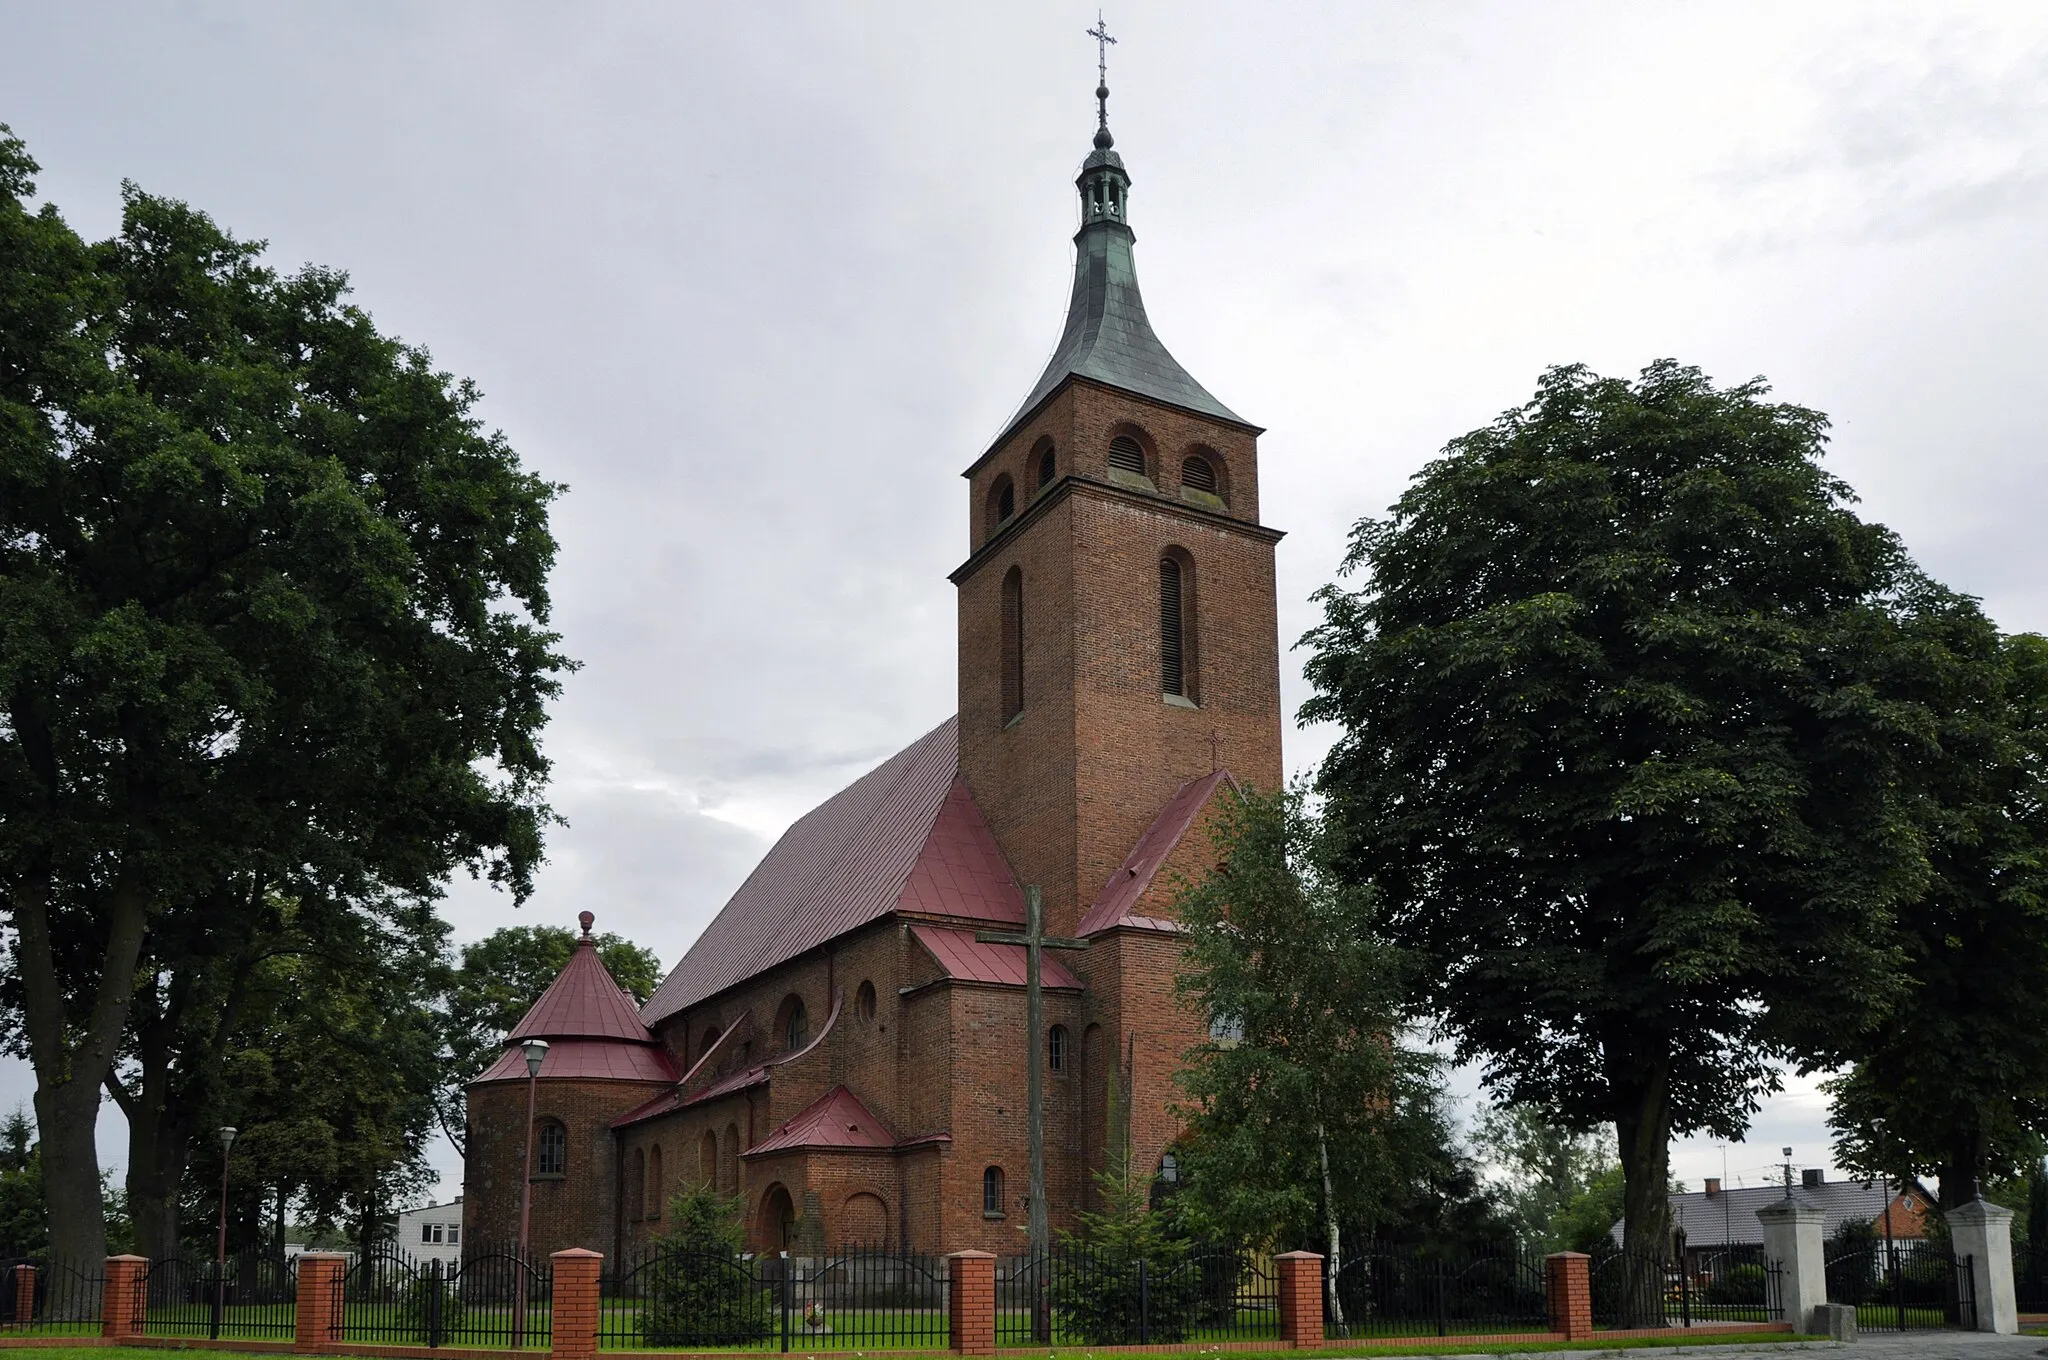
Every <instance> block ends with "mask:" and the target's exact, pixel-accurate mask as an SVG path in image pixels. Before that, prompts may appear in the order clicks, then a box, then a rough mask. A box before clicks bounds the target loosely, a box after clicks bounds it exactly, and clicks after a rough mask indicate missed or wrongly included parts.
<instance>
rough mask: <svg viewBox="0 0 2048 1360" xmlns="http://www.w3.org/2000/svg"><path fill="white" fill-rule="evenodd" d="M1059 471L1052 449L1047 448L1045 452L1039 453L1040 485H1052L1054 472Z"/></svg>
mask: <svg viewBox="0 0 2048 1360" xmlns="http://www.w3.org/2000/svg"><path fill="white" fill-rule="evenodd" d="M1058 471H1059V465H1058V464H1057V463H1055V462H1054V461H1053V457H1052V450H1051V449H1047V450H1046V451H1045V452H1044V453H1042V454H1040V455H1038V485H1039V486H1040V487H1048V486H1051V485H1052V479H1053V474H1054V473H1056V472H1058Z"/></svg>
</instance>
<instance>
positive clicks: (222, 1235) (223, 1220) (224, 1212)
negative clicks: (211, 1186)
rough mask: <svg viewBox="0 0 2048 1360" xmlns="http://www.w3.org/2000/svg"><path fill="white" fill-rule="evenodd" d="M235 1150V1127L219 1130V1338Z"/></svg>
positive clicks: (215, 1317) (216, 1331)
mask: <svg viewBox="0 0 2048 1360" xmlns="http://www.w3.org/2000/svg"><path fill="white" fill-rule="evenodd" d="M234 1149H235V1127H234V1125H232V1124H223V1125H222V1126H221V1130H220V1232H219V1234H218V1235H217V1236H216V1237H215V1238H214V1243H213V1335H214V1337H215V1338H216V1339H218V1338H219V1336H220V1323H221V1315H222V1314H223V1313H224V1312H226V1311H227V1289H228V1158H229V1157H230V1156H231V1155H232V1154H233V1152H234Z"/></svg>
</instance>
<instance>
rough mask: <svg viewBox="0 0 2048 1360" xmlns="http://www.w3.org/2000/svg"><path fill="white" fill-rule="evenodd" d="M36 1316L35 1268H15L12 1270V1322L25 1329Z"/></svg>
mask: <svg viewBox="0 0 2048 1360" xmlns="http://www.w3.org/2000/svg"><path fill="white" fill-rule="evenodd" d="M35 1316H36V1268H35V1267H34V1266H16V1267H15V1268H14V1322H15V1325H16V1326H19V1327H26V1326H28V1324H29V1323H31V1322H33V1321H35Z"/></svg>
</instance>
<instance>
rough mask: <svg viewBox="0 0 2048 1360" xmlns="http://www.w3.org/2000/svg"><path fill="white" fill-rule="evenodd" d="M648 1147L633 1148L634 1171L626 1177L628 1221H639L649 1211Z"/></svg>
mask: <svg viewBox="0 0 2048 1360" xmlns="http://www.w3.org/2000/svg"><path fill="white" fill-rule="evenodd" d="M646 1195H647V1149H646V1148H634V1149H633V1171H632V1174H631V1175H629V1176H627V1177H626V1221H627V1222H629V1223H632V1222H637V1221H638V1220H639V1219H641V1218H643V1217H645V1216H646V1213H647V1199H646Z"/></svg>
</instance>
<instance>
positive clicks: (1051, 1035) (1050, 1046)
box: [1045, 1025, 1067, 1073]
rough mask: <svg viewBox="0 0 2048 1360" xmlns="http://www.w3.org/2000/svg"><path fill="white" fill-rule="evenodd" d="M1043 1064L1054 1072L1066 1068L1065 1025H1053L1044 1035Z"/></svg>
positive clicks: (1059, 1071) (1062, 1070)
mask: <svg viewBox="0 0 2048 1360" xmlns="http://www.w3.org/2000/svg"><path fill="white" fill-rule="evenodd" d="M1045 1065H1046V1067H1048V1068H1049V1069H1051V1070H1052V1071H1053V1072H1054V1073H1064V1072H1065V1071H1066V1070H1067V1027H1066V1026H1065V1025H1054V1026H1053V1027H1052V1028H1051V1029H1049V1030H1047V1031H1046V1035H1045Z"/></svg>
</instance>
